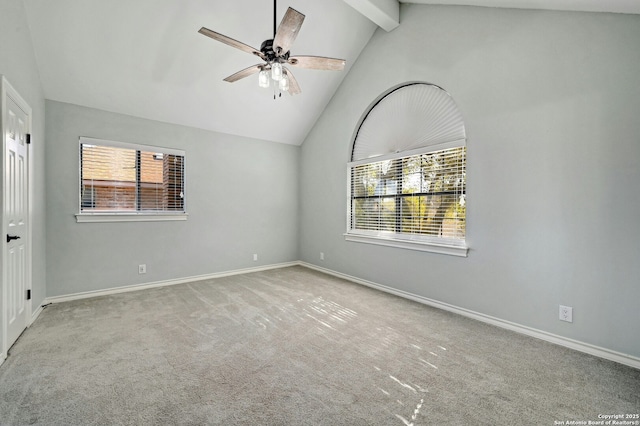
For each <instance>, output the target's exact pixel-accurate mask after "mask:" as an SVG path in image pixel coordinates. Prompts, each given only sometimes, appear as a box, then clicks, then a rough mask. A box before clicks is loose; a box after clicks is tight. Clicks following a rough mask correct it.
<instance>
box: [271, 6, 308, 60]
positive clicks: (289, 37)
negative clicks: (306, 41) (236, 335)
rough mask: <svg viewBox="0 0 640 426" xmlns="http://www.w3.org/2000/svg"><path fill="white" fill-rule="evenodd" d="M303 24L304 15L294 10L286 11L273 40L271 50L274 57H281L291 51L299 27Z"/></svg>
mask: <svg viewBox="0 0 640 426" xmlns="http://www.w3.org/2000/svg"><path fill="white" fill-rule="evenodd" d="M302 22H304V15H303V14H302V13H300V12H298V11H297V10H295V9H292V8H289V9H287V13H286V14H285V15H284V18H282V22H280V25H279V26H278V30H277V31H276V35H275V37H274V38H273V50H274V52H275V53H276V56H282V55H284V54H285V53H287V52H288V51H289V50H291V46H292V45H293V42H294V41H295V39H296V37H297V36H298V32H299V31H300V27H302Z"/></svg>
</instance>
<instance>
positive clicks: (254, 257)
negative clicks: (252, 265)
mask: <svg viewBox="0 0 640 426" xmlns="http://www.w3.org/2000/svg"><path fill="white" fill-rule="evenodd" d="M257 260H258V254H257V253H254V254H253V261H254V262H255V261H257Z"/></svg>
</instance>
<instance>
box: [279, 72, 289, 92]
mask: <svg viewBox="0 0 640 426" xmlns="http://www.w3.org/2000/svg"><path fill="white" fill-rule="evenodd" d="M279 85H280V90H282V91H283V92H287V91H288V90H289V77H288V76H287V75H286V74H283V75H282V78H281V79H280V82H279Z"/></svg>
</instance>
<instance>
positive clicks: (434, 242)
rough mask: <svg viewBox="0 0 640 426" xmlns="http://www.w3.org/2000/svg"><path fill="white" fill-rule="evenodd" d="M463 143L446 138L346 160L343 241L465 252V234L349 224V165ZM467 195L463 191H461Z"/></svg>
mask: <svg viewBox="0 0 640 426" xmlns="http://www.w3.org/2000/svg"><path fill="white" fill-rule="evenodd" d="M459 147H466V144H465V140H459V141H454V142H448V143H444V144H438V145H431V146H428V147H423V148H419V149H415V150H410V151H403V152H399V153H394V154H388V155H382V156H377V157H374V158H367V159H363V160H358V161H352V162H350V163H348V164H347V182H348V183H347V186H348V187H347V205H348V208H347V231H346V233H345V234H344V237H345V240H346V241H352V242H357V243H368V244H376V245H382V246H387V247H395V248H401V249H408V250H418V251H424V252H431V253H439V254H447V255H452V256H461V257H466V256H467V253H468V250H469V249H468V247H467V245H466V235H465V239H464V240H459V239H452V238H442V237H433V236H427V235H421V234H404V233H397V232H392V231H375V230H362V229H353V228H352V227H351V224H352V219H353V216H352V215H353V211H352V206H353V202H352V193H351V190H352V182H351V169H352V168H353V167H356V166H361V165H363V164H370V163H377V162H380V161H386V160H395V159H399V158H406V157H411V156H414V155H420V154H428V153H431V152H437V151H441V150H444V149H450V148H459ZM464 195H465V198H466V193H465V194H464Z"/></svg>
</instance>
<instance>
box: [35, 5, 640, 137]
mask: <svg viewBox="0 0 640 426" xmlns="http://www.w3.org/2000/svg"><path fill="white" fill-rule="evenodd" d="M400 2H401V3H424V4H465V5H475V6H490V7H521V8H541V9H561V10H585V11H598V12H602V11H608V12H620V13H640V0H466V1H455V0H435V1H430V0H410V1H406V0H400ZM24 4H25V9H26V11H27V18H28V21H29V26H30V30H31V36H32V40H33V45H34V50H35V56H36V61H37V63H38V67H39V72H40V78H41V81H42V85H43V88H44V92H45V97H46V98H47V99H51V100H56V101H60V102H69V103H73V104H77V105H83V106H87V107H92V108H99V109H103V110H107V111H113V112H118V113H123V114H129V115H133V116H137V117H143V118H149V119H153V120H159V121H164V122H169V123H175V124H181V125H186V126H191V127H196V128H202V129H208V130H214V131H218V132H224V133H230V134H235V135H240V136H245V137H251V138H257V139H264V140H269V141H276V142H281V143H287V144H294V145H300V144H301V143H302V142H303V141H304V138H305V136H306V135H307V133H308V132H309V130H310V129H311V128H312V127H313V125H314V123H315V121H316V120H317V119H318V117H319V116H320V114H321V113H322V111H323V110H324V108H325V106H326V104H327V103H328V102H329V100H330V99H331V97H332V96H333V94H334V92H335V91H336V90H337V88H338V86H339V85H340V83H341V81H342V79H343V78H344V76H345V75H346V74H347V73H348V71H349V69H350V67H351V66H352V65H353V63H354V61H356V60H357V58H358V55H359V54H360V52H361V51H362V49H363V48H364V47H365V46H366V44H367V42H368V41H369V39H370V38H371V36H372V35H373V32H374V31H375V30H376V28H377V25H376V24H378V25H381V26H382V27H385V29H387V30H390V29H392V28H393V27H394V26H395V25H397V20H398V8H399V3H398V0H322V1H308V0H307V1H305V0H287V1H283V0H281V1H280V2H278V10H277V21H278V22H279V21H280V20H281V19H282V16H283V15H284V13H285V11H286V9H287V7H289V6H291V7H293V8H294V9H296V10H298V11H300V12H302V13H303V14H305V15H306V19H305V21H304V24H303V26H302V29H301V31H300V33H299V35H298V37H297V39H296V41H295V44H294V46H293V48H292V54H293V55H317V56H330V57H334V58H343V59H346V60H347V67H346V69H345V71H343V72H337V71H316V70H307V69H293V70H292V71H293V72H294V74H295V77H296V79H297V80H298V83H299V84H300V86H301V88H302V93H301V94H300V95H296V96H289V95H288V94H284V95H283V96H282V98H277V99H275V100H274V92H273V90H272V89H260V88H258V85H257V77H255V76H252V77H249V78H245V79H243V80H240V81H238V82H235V83H227V82H224V81H223V79H224V78H225V77H227V76H229V75H231V74H233V73H235V72H236V71H239V70H241V69H244V68H247V67H249V66H251V65H254V64H256V63H259V62H260V60H259V58H257V57H255V56H252V55H250V54H247V53H244V52H242V51H240V50H236V49H233V48H231V47H229V46H227V45H224V44H222V43H219V42H216V41H214V40H212V39H209V38H207V37H204V36H202V35H201V34H198V32H197V31H198V29H200V27H202V26H205V27H207V28H210V29H212V30H214V31H217V32H219V33H222V34H225V35H227V36H229V37H231V38H234V39H236V40H239V41H241V42H243V43H245V44H248V45H250V46H253V47H255V48H260V44H261V43H262V42H263V41H264V40H266V39H269V38H272V36H273V3H272V2H271V1H265V0H234V1H229V0H135V1H131V0H109V1H104V0H55V1H51V0H24ZM374 22H375V23H374ZM394 22H395V23H394Z"/></svg>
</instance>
